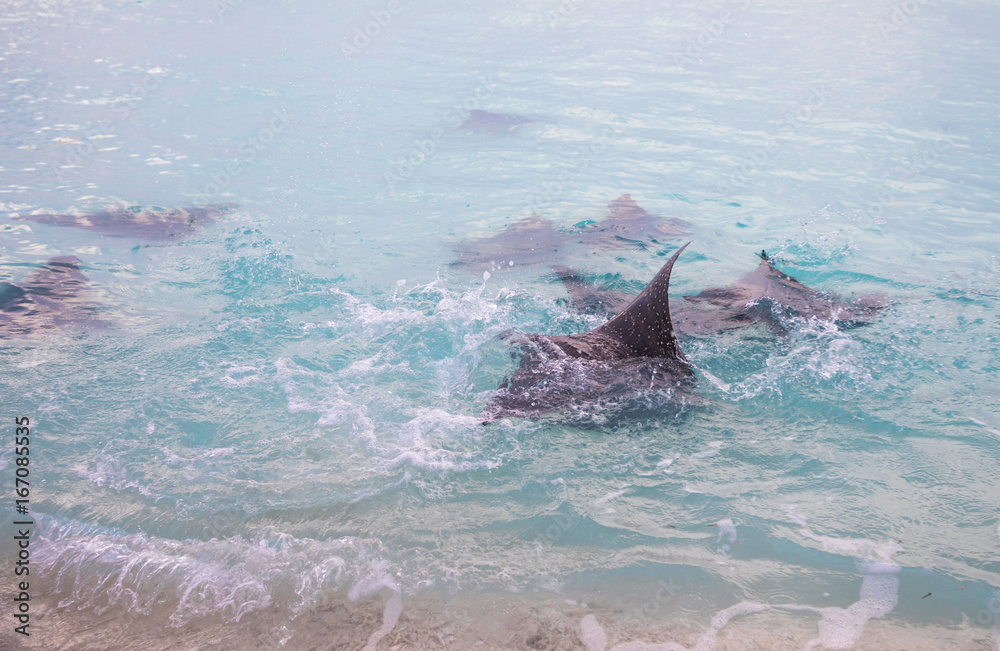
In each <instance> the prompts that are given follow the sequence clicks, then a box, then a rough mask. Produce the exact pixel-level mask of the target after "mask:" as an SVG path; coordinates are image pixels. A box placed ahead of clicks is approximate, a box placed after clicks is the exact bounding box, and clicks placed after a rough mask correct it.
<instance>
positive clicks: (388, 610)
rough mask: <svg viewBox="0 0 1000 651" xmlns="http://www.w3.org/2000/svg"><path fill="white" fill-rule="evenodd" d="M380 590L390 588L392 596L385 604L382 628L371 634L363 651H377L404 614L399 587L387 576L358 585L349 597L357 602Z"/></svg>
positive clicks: (352, 589)
mask: <svg viewBox="0 0 1000 651" xmlns="http://www.w3.org/2000/svg"><path fill="white" fill-rule="evenodd" d="M380 588H388V589H389V590H391V591H392V596H391V597H389V600H388V601H387V602H385V609H384V610H383V611H382V627H381V628H380V629H378V630H377V631H375V632H374V633H372V634H371V637H369V638H368V643H367V644H365V648H364V649H363V651H375V647H376V646H378V643H379V640H381V639H382V638H383V637H385V636H386V635H388V634H389V633H391V632H392V629H394V628H395V627H396V622H398V621H399V616H400V614H401V613H402V612H403V596H402V594H400V591H399V586H397V585H396V583H395V582H394V581H393V580H392V579H390V578H389V577H388V576H387V575H385V574H383V575H382V576H381V577H379V578H378V579H377V580H375V581H371V582H362V583H358V584H356V585H355V586H354V587H353V588H351V591H350V593H349V594H348V595H347V596H348V599H350V600H351V601H357V600H358V598H360V597H367V596H368V595H370V594H373V593H375V592H377V591H378V590H379V589H380Z"/></svg>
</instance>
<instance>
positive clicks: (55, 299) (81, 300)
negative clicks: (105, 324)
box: [0, 256, 102, 338]
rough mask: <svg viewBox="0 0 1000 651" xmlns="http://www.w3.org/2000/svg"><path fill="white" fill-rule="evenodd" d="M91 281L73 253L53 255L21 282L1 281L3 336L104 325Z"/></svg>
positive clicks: (1, 328)
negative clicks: (91, 292)
mask: <svg viewBox="0 0 1000 651" xmlns="http://www.w3.org/2000/svg"><path fill="white" fill-rule="evenodd" d="M88 294H89V283H88V281H87V277H86V276H84V275H83V273H82V272H81V271H80V260H79V259H77V258H75V257H73V256H61V257H57V258H52V259H51V260H49V261H48V262H46V263H45V264H43V265H42V266H41V267H40V268H39V269H37V270H36V271H34V272H33V273H31V274H30V275H29V276H28V277H27V278H25V279H24V280H22V281H21V282H20V284H16V285H15V284H13V283H9V282H0V338H6V337H14V336H24V335H29V334H33V333H44V332H48V331H52V330H56V329H59V328H66V327H74V326H82V325H100V324H101V323H102V322H101V321H99V320H98V319H97V318H96V316H95V314H94V311H95V309H96V308H97V305H96V303H93V302H91V301H90V300H88Z"/></svg>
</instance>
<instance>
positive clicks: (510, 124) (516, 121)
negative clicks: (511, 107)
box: [460, 109, 531, 133]
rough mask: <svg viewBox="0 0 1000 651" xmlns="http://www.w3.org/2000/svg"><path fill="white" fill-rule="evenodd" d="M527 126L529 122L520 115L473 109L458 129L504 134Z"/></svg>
mask: <svg viewBox="0 0 1000 651" xmlns="http://www.w3.org/2000/svg"><path fill="white" fill-rule="evenodd" d="M529 124H531V120H529V119H528V118H526V117H522V116H520V115H508V114H507V113H491V112H489V111H482V110H480V109H475V110H473V111H469V115H468V117H466V118H465V122H463V123H462V125H461V127H460V129H462V130H463V131H466V132H471V131H479V132H482V133H506V132H509V131H513V130H514V129H517V128H518V127H523V126H526V125H529Z"/></svg>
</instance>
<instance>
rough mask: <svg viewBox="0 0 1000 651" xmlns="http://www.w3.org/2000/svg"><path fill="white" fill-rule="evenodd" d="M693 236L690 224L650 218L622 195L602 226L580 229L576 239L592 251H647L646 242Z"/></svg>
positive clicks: (585, 225) (627, 196)
mask: <svg viewBox="0 0 1000 651" xmlns="http://www.w3.org/2000/svg"><path fill="white" fill-rule="evenodd" d="M690 232H691V224H689V223H688V222H686V221H684V220H683V219H677V218H671V219H664V218H663V217H660V216H658V215H651V214H649V213H648V212H646V211H645V210H643V209H642V208H641V207H639V204H637V203H636V202H635V201H633V200H632V197H631V196H629V195H627V194H623V195H621V196H620V197H618V198H617V199H615V200H614V201H612V202H611V203H609V204H608V215H607V216H606V217H605V218H604V219H602V220H601V221H599V222H596V223H594V222H588V223H584V224H582V225H577V226H576V227H575V228H574V231H573V233H572V236H573V239H575V240H577V241H579V242H580V243H582V244H584V245H587V246H588V247H590V248H593V247H599V248H604V249H608V248H618V247H622V246H635V247H639V248H645V246H646V242H647V240H653V241H656V240H658V239H662V238H672V237H678V236H680V235H684V234H687V233H690Z"/></svg>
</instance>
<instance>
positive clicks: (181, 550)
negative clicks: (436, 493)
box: [32, 517, 401, 632]
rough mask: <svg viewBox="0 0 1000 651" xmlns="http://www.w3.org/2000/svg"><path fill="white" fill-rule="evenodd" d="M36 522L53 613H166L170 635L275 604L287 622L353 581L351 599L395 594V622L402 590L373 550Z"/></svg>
mask: <svg viewBox="0 0 1000 651" xmlns="http://www.w3.org/2000/svg"><path fill="white" fill-rule="evenodd" d="M39 523H40V525H41V526H40V528H39V534H40V535H39V538H38V541H37V547H33V552H34V553H33V554H32V561H36V560H37V562H38V564H39V568H40V570H41V571H42V572H43V573H44V574H45V576H47V577H50V578H51V580H52V581H54V584H55V590H56V592H57V594H59V595H60V597H61V600H60V602H59V606H60V607H71V608H73V609H91V610H93V611H94V612H95V613H97V614H101V613H103V612H106V611H107V610H108V609H110V608H113V607H124V608H127V609H128V610H130V611H134V612H137V613H139V614H144V615H145V614H149V613H150V612H151V611H152V609H153V608H154V607H155V608H159V607H162V606H164V605H165V606H167V607H170V608H172V609H173V612H172V613H171V615H170V617H169V619H170V621H171V625H172V626H183V625H185V624H186V623H187V622H189V621H190V620H192V619H195V618H198V617H204V616H216V617H220V618H221V619H222V621H224V622H228V623H234V622H239V621H240V620H241V619H242V618H243V617H244V616H246V615H247V614H248V613H251V612H254V611H259V610H263V609H266V608H268V607H270V606H273V605H280V606H281V607H287V608H288V609H289V613H290V615H291V617H292V618H294V617H295V616H297V615H298V614H300V613H302V612H305V611H306V610H307V609H309V608H311V607H313V606H315V604H316V603H317V602H318V599H319V598H320V597H321V596H322V595H323V594H324V593H327V592H330V591H337V590H341V589H346V588H347V587H348V583H349V582H350V581H351V579H352V577H360V578H359V579H357V580H356V581H355V583H354V586H353V587H352V588H351V593H350V594H351V599H352V600H354V599H357V598H359V597H363V596H367V595H369V594H371V593H373V592H374V591H376V590H378V588H379V587H382V586H385V587H389V588H390V590H392V591H393V593H394V594H393V598H391V599H390V603H389V604H387V606H386V614H385V617H384V622H383V629H385V632H388V631H389V630H391V628H392V626H393V625H394V624H395V621H396V620H397V619H398V617H399V610H400V604H401V601H400V596H399V589H398V588H397V587H396V586H395V584H394V583H392V581H391V579H389V578H388V577H389V576H390V570H391V568H390V566H389V565H388V563H387V561H385V559H384V557H383V555H384V552H383V550H382V547H381V545H380V544H379V543H377V542H375V541H366V540H361V539H357V538H351V537H344V538H339V539H336V540H314V539H309V538H295V537H293V536H290V535H287V534H284V533H281V532H279V531H277V530H274V529H268V530H265V531H263V532H261V533H260V534H258V535H257V536H256V537H254V538H251V539H244V538H242V537H239V536H237V537H233V538H228V539H223V540H219V539H213V540H211V541H207V542H206V541H198V540H183V541H181V540H172V539H166V538H158V537H153V536H146V535H144V534H124V533H122V532H120V531H109V530H100V529H96V528H95V527H94V526H93V525H90V526H88V525H84V524H82V523H76V522H65V521H63V522H57V521H56V520H54V519H53V518H48V517H43V518H40V519H39ZM293 594H294V595H295V597H294V598H292V600H291V601H290V602H289V600H288V599H289V597H288V595H293ZM276 600H280V604H279V603H278V602H276ZM387 624H388V625H389V627H388V629H386V625H387Z"/></svg>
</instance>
